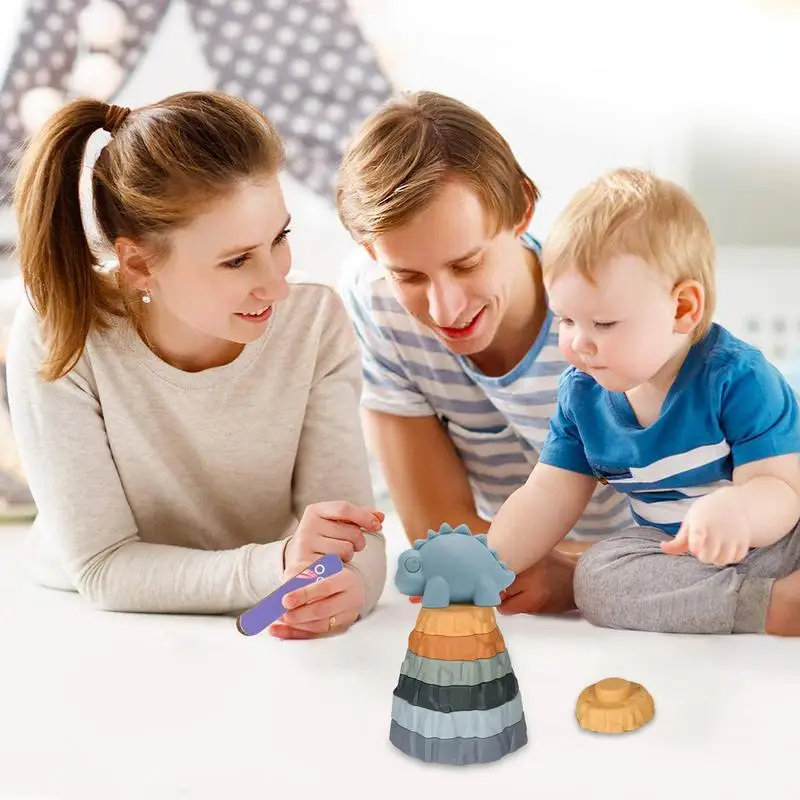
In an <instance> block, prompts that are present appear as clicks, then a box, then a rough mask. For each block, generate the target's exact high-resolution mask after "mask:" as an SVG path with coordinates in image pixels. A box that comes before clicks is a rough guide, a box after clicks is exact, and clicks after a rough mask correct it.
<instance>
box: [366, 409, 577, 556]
mask: <svg viewBox="0 0 800 800" xmlns="http://www.w3.org/2000/svg"><path fill="white" fill-rule="evenodd" d="M364 427H365V430H366V434H367V437H368V438H369V440H370V444H371V446H372V449H373V450H374V451H375V453H376V454H377V456H378V460H379V462H380V466H381V469H382V471H383V474H384V477H385V479H386V483H387V486H388V488H389V493H390V495H391V497H392V502H393V503H394V506H395V508H397V512H398V514H399V516H400V520H401V522H402V523H403V527H404V529H405V532H406V536H407V537H408V540H409V542H410V543H411V544H413V543H414V541H415V540H417V539H423V538H425V536H426V535H427V532H428V530H430V529H434V530H436V529H438V528H439V526H440V525H441V524H442V523H443V522H448V523H449V524H451V525H457V524H459V525H460V524H462V523H463V524H465V525H468V526H469V529H470V530H471V531H472V532H473V533H487V532H488V531H489V524H490V523H489V522H487V521H486V520H485V519H483V518H482V517H480V516H479V515H478V512H477V510H476V508H475V500H474V498H473V495H472V487H471V486H470V484H469V480H468V478H467V470H466V468H465V467H464V463H463V462H462V461H461V457H460V456H459V455H458V452H457V451H456V449H455V447H454V446H453V443H452V441H451V440H450V437H449V436H448V435H447V433H446V432H445V430H444V429H443V428H442V426H441V424H440V423H439V421H438V419H437V418H436V417H435V416H426V417H398V416H395V415H393V414H385V413H383V412H380V411H372V410H369V409H367V410H365V411H364ZM589 547H591V542H571V541H562V542H559V543H558V544H557V545H556V547H555V549H556V550H557V551H558V552H559V553H561V554H562V555H566V556H569V557H571V558H573V559H575V560H577V558H578V556H580V554H581V553H583V552H584V551H585V550H587V549H588V548H589Z"/></svg>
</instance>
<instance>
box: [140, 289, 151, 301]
mask: <svg viewBox="0 0 800 800" xmlns="http://www.w3.org/2000/svg"><path fill="white" fill-rule="evenodd" d="M152 301H153V298H152V297H150V290H149V289H145V290H144V294H143V295H142V302H143V303H151V302H152Z"/></svg>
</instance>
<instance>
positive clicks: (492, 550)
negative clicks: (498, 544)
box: [489, 547, 500, 559]
mask: <svg viewBox="0 0 800 800" xmlns="http://www.w3.org/2000/svg"><path fill="white" fill-rule="evenodd" d="M489 552H490V553H491V554H492V555H493V556H494V557H495V558H498V559H499V558H500V556H499V555H498V554H497V550H495V548H494V547H490V548H489Z"/></svg>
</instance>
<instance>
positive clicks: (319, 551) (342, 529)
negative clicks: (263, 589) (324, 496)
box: [284, 502, 384, 577]
mask: <svg viewBox="0 0 800 800" xmlns="http://www.w3.org/2000/svg"><path fill="white" fill-rule="evenodd" d="M383 519H384V515H383V513H382V512H380V511H377V510H376V509H373V508H363V507H362V506H354V505H352V504H351V503H338V502H333V503H314V505H310V506H308V507H307V508H306V510H305V512H304V513H303V516H302V518H301V519H300V524H299V525H298V526H297V530H296V531H295V533H294V535H293V536H292V538H291V539H290V540H289V543H288V544H287V545H286V550H285V551H284V568H285V570H286V573H287V575H288V576H289V577H291V576H292V575H296V574H297V573H298V572H302V571H303V570H304V569H305V568H306V567H307V566H308V565H309V564H311V563H312V562H313V561H316V560H317V559H318V558H319V557H320V556H324V555H337V556H339V558H341V559H342V561H344V562H345V563H347V562H348V561H350V559H351V558H352V557H353V554H354V553H357V552H359V551H360V550H363V549H364V546H365V544H366V542H365V540H364V534H363V532H362V531H364V530H366V531H373V532H377V531H380V529H381V524H382V523H383Z"/></svg>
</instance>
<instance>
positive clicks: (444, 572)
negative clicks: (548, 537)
mask: <svg viewBox="0 0 800 800" xmlns="http://www.w3.org/2000/svg"><path fill="white" fill-rule="evenodd" d="M515 577H516V576H515V575H514V573H513V572H512V571H511V570H510V569H509V568H508V567H507V566H506V565H505V564H504V563H503V562H502V561H500V559H499V558H498V555H497V552H496V551H495V550H490V549H489V545H488V544H487V542H486V534H485V533H481V534H478V535H477V536H473V534H472V532H471V531H470V529H469V528H468V527H467V526H466V525H459V526H458V527H457V528H452V527H450V525H447V524H444V525H442V526H441V527H440V528H439V530H438V531H433V530H429V531H428V536H427V538H426V539H420V540H419V541H417V542H415V543H414V547H413V548H412V549H410V550H406V551H405V552H403V553H401V554H400V557H399V558H398V560H397V573H396V574H395V579H394V584H395V586H396V587H397V589H398V590H399V591H400V592H401V593H402V594H407V595H422V605H423V607H424V608H446V607H447V606H449V605H451V604H461V603H466V604H471V605H475V606H484V607H485V606H498V605H500V592H501V591H503V589H505V588H507V587H508V586H510V585H511V584H512V583H513V582H514V578H515Z"/></svg>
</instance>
